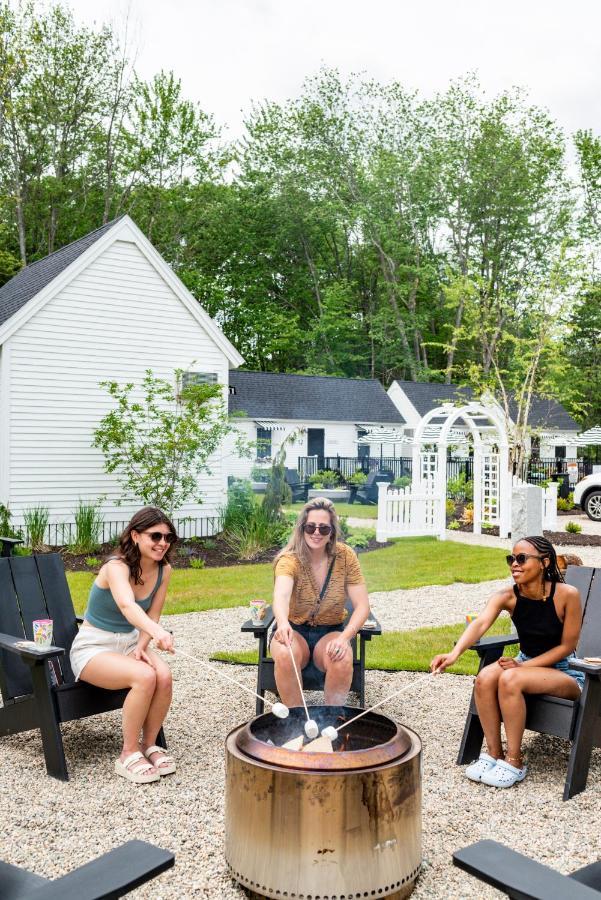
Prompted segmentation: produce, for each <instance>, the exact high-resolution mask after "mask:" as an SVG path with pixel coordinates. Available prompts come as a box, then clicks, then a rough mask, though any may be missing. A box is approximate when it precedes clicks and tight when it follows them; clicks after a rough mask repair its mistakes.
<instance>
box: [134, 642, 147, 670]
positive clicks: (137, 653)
mask: <svg viewBox="0 0 601 900" xmlns="http://www.w3.org/2000/svg"><path fill="white" fill-rule="evenodd" d="M133 657H134V659H137V660H139V661H140V662H145V663H148V665H149V666H151V665H152V660H151V658H150V656H149V655H148V653H146V649H145V648H144V649H142V647H140V645H139V644H136V647H135V649H134V652H133Z"/></svg>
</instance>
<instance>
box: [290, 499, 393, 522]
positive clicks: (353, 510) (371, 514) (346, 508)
mask: <svg viewBox="0 0 601 900" xmlns="http://www.w3.org/2000/svg"><path fill="white" fill-rule="evenodd" d="M334 505H335V507H336V512H337V513H338V515H339V516H352V517H353V518H354V519H377V518H378V507H377V506H367V505H366V504H364V503H335V504H334ZM303 506H304V503H291V504H290V506H286V507H285V508H284V512H295V513H298V512H300V511H301V509H302V508H303Z"/></svg>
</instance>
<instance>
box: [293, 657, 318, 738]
mask: <svg viewBox="0 0 601 900" xmlns="http://www.w3.org/2000/svg"><path fill="white" fill-rule="evenodd" d="M286 646H287V647H288V650H289V651H290V657H291V659H292V666H293V668H294V674H295V675H296V680H297V682H298V689H299V691H300V695H301V700H302V701H303V706H304V707H305V715H306V717H307V721H306V722H305V734H306V735H307V737H308V738H311V739H313V738H316V737H317V735H318V734H319V725H318V724H317V722H316V721H315V720H314V719H311V718H310V717H309V710H308V709H307V701H306V700H305V695H304V693H303V683H302V681H301V680H300V675H299V674H298V669H297V668H296V660H295V658H294V653H293V652H292V644H287V645H286Z"/></svg>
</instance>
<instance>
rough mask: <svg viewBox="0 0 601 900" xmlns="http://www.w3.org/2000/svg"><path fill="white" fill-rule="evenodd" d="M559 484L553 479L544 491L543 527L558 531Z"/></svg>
mask: <svg viewBox="0 0 601 900" xmlns="http://www.w3.org/2000/svg"><path fill="white" fill-rule="evenodd" d="M558 488H559V484H558V483H557V482H556V481H552V482H551V483H550V484H549V485H548V486H547V487H546V488H545V490H544V492H543V528H544V529H545V530H546V531H557V491H558Z"/></svg>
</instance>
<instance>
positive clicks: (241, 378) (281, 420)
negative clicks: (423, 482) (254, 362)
mask: <svg viewBox="0 0 601 900" xmlns="http://www.w3.org/2000/svg"><path fill="white" fill-rule="evenodd" d="M229 410H230V414H231V415H232V416H234V417H235V419H234V421H235V422H236V425H237V427H238V428H239V430H240V431H242V432H243V433H244V434H245V435H246V436H247V437H248V438H249V439H250V440H252V441H256V442H257V456H258V461H259V462H260V461H261V460H262V459H271V458H272V457H273V456H274V455H275V454H276V453H277V451H278V449H279V448H280V447H281V445H282V442H283V441H284V440H285V439H286V438H287V437H288V436H289V435H290V434H291V433H292V432H296V434H297V437H296V440H295V441H294V443H292V444H289V445H288V446H287V448H286V466H288V467H290V468H298V467H299V459H301V460H302V459H303V458H307V457H310V458H311V461H312V463H313V465H312V466H309V471H315V470H316V469H317V468H323V467H324V466H326V467H338V466H337V461H338V459H339V458H342V459H348V460H349V465H350V466H351V469H350V471H351V472H352V471H354V469H355V467H356V466H355V461H356V459H357V457H360V456H364V455H369V453H370V445H369V444H361V443H360V440H361V439H362V438H364V437H366V436H367V437H369V436H370V435H372V436H373V435H374V434H379V433H380V431H382V432H383V433H385V434H386V436H387V439H390V438H391V437H392V438H394V437H395V436H396V437H397V438H398V439H399V440H400V439H401V434H402V428H403V425H404V419H403V416H402V415H401V414H400V413H399V411H398V410H397V408H396V407H395V405H394V403H392V402H391V400H390V398H389V397H388V396H387V394H386V391H385V390H384V388H383V387H382V385H381V384H380V382H379V381H377V380H376V379H355V378H336V377H329V376H322V375H288V374H285V373H279V372H245V371H242V370H236V371H231V372H230V395H229ZM388 446H389V444H386V447H388ZM380 451H381V447H380V446H378V447H377V451H376V450H375V449H374V447H373V443H372V446H371V453H372V454H374V453H376V452H377V455H379V454H380ZM384 452H385V453H386V450H385V451H384ZM351 461H352V462H351ZM255 464H256V462H255V461H254V460H249V459H237V458H236V457H235V456H234V455H232V456H231V457H230V458H229V460H228V462H227V466H228V471H229V473H230V474H231V475H235V476H237V477H239V478H243V477H244V478H247V477H248V476H249V475H250V473H251V467H252V466H254V465H255ZM301 471H302V466H301Z"/></svg>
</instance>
